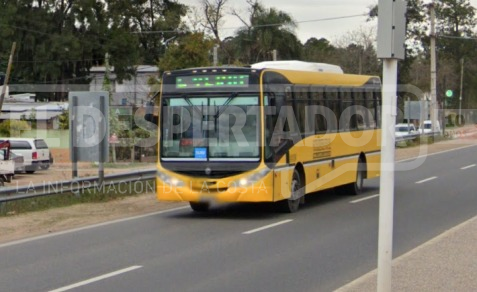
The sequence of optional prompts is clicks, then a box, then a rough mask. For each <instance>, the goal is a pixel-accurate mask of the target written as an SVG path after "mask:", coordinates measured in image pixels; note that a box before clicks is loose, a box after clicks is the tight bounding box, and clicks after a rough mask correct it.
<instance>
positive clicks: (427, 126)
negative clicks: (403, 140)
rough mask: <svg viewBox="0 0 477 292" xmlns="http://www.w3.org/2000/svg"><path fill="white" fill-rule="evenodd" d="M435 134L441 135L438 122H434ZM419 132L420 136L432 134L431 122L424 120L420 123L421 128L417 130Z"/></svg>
mask: <svg viewBox="0 0 477 292" xmlns="http://www.w3.org/2000/svg"><path fill="white" fill-rule="evenodd" d="M435 130H436V133H435V134H440V133H441V125H440V124H439V121H436V129H435ZM419 132H420V133H421V134H430V133H432V121H430V120H426V121H424V122H423V123H422V128H421V129H419Z"/></svg>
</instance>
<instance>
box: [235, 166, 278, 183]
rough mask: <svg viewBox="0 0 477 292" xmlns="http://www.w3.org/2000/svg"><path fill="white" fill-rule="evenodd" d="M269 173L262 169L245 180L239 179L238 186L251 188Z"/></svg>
mask: <svg viewBox="0 0 477 292" xmlns="http://www.w3.org/2000/svg"><path fill="white" fill-rule="evenodd" d="M269 172H270V169H269V168H265V169H262V170H260V171H258V172H256V173H254V174H252V175H249V176H247V177H245V178H242V179H240V180H239V181H238V185H239V186H241V187H248V186H251V185H253V184H255V183H256V182H258V181H259V180H261V179H262V178H264V177H265V176H266V175H267V174H268V173H269Z"/></svg>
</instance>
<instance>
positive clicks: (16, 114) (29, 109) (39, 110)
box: [0, 102, 68, 130]
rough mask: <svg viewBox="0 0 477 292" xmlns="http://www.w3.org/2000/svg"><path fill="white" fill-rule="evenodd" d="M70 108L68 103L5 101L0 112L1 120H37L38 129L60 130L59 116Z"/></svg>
mask: <svg viewBox="0 0 477 292" xmlns="http://www.w3.org/2000/svg"><path fill="white" fill-rule="evenodd" d="M65 110H68V103H64V102H57V103H55V102H51V103H31V102H16V103H7V102H6V103H4V104H3V107H2V112H1V113H0V121H5V120H28V121H31V120H33V119H34V120H36V129H44V130H58V129H59V128H60V123H59V116H60V115H61V114H63V112H64V111H65Z"/></svg>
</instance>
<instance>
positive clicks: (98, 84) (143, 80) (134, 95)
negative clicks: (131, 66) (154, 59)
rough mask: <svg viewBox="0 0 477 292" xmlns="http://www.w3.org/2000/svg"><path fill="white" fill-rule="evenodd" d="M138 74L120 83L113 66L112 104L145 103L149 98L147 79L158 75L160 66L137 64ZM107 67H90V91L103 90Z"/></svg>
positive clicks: (138, 104) (137, 104)
mask: <svg viewBox="0 0 477 292" xmlns="http://www.w3.org/2000/svg"><path fill="white" fill-rule="evenodd" d="M135 68H136V70H135V71H136V74H135V75H134V76H132V78H131V80H123V81H122V83H119V82H118V81H117V80H116V75H115V74H114V68H111V70H110V71H111V73H110V75H109V79H110V80H111V81H112V82H111V84H112V91H113V101H112V102H111V105H134V106H141V105H144V104H145V103H146V102H147V101H148V100H149V89H150V88H149V85H148V84H147V81H148V80H149V78H150V77H155V78H156V77H157V76H158V74H159V68H158V67H157V66H153V65H138V66H135ZM105 74H106V67H104V66H97V67H92V68H91V69H90V77H91V83H90V91H102V90H104V89H103V83H104V76H105Z"/></svg>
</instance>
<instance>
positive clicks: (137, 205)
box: [0, 139, 477, 242]
mask: <svg viewBox="0 0 477 292" xmlns="http://www.w3.org/2000/svg"><path fill="white" fill-rule="evenodd" d="M476 144H477V140H476V139H460V140H450V141H444V142H440V143H434V144H430V145H420V146H414V147H408V148H398V149H397V150H396V160H397V161H399V160H404V159H412V158H414V157H417V156H422V155H428V154H432V153H436V152H441V151H446V150H451V149H455V148H461V147H466V146H470V145H476ZM153 167H154V164H144V165H142V166H137V169H141V168H153ZM128 170H130V169H128V168H126V169H124V168H123V169H121V168H117V169H116V168H115V169H106V173H117V172H125V171H128ZM81 175H82V176H89V175H97V169H96V168H95V167H94V166H92V165H91V164H86V165H83V166H82V168H81ZM69 179H71V166H70V165H68V164H59V165H58V164H57V165H55V166H54V167H52V168H51V169H49V170H48V171H45V172H38V173H36V174H34V175H33V176H26V175H19V176H17V177H16V179H15V181H14V182H13V184H12V185H11V186H15V182H18V183H19V185H22V184H28V183H30V182H32V183H40V182H43V181H58V180H69ZM185 205H186V204H185V203H168V202H157V201H156V198H155V194H152V193H149V194H144V195H139V196H132V197H126V198H121V199H116V200H113V201H109V202H105V203H88V204H80V205H74V206H70V207H64V208H55V209H51V210H46V211H40V212H32V213H28V214H21V215H12V216H7V217H3V218H0V242H7V241H12V240H17V239H22V238H26V237H31V236H37V235H42V234H48V233H51V232H58V231H62V230H67V229H71V228H77V227H82V226H87V225H91V224H95V223H100V222H106V221H110V220H114V219H119V218H125V217H131V216H135V215H140V214H147V213H151V212H156V211H160V210H164V209H169V208H174V207H178V206H185Z"/></svg>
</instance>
